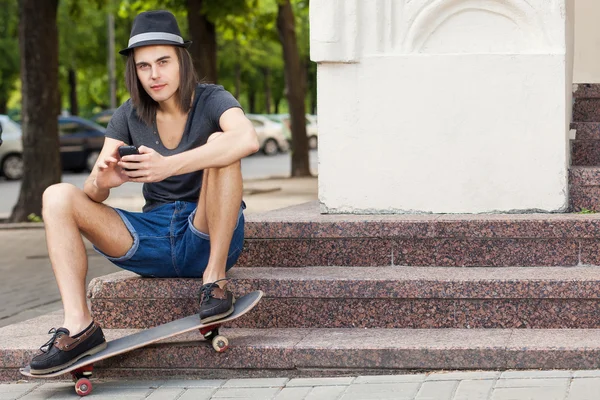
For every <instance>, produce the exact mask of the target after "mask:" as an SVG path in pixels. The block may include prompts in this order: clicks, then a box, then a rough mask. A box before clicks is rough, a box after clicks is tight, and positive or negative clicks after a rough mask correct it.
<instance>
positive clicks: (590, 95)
mask: <svg viewBox="0 0 600 400" xmlns="http://www.w3.org/2000/svg"><path fill="white" fill-rule="evenodd" d="M573 98H574V99H600V84H599V83H575V84H573Z"/></svg>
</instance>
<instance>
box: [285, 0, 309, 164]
mask: <svg viewBox="0 0 600 400" xmlns="http://www.w3.org/2000/svg"><path fill="white" fill-rule="evenodd" d="M277 30H278V31H279V40H280V41H281V46H282V47H283V59H284V63H285V67H284V69H285V82H286V87H287V90H286V95H287V100H288V104H289V108H290V117H291V130H292V149H293V151H292V176H311V173H310V165H309V163H308V138H307V137H306V117H305V114H306V107H305V105H304V98H305V94H306V85H305V81H304V71H303V70H302V65H301V63H300V54H299V52H298V43H297V40H296V28H295V22H294V12H293V10H292V5H291V4H290V0H284V1H283V2H280V3H279V6H278V13H277Z"/></svg>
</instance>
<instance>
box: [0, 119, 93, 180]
mask: <svg viewBox="0 0 600 400" xmlns="http://www.w3.org/2000/svg"><path fill="white" fill-rule="evenodd" d="M0 124H2V130H3V134H2V139H3V141H4V143H3V145H2V146H1V147H0V175H3V176H4V177H6V179H10V180H14V179H21V177H22V176H23V156H22V154H23V139H22V133H21V126H20V125H18V124H17V123H15V122H13V121H12V120H11V119H10V118H8V117H7V116H6V115H0ZM104 131H105V130H104V128H103V127H101V126H99V125H97V124H95V123H93V122H92V121H88V120H86V119H83V118H79V117H58V132H59V145H60V156H61V163H62V168H63V170H67V171H68V170H70V171H75V172H81V171H84V170H86V169H87V170H88V171H91V170H92V168H93V167H94V164H95V163H96V159H97V158H98V155H99V154H100V150H102V146H103V144H104Z"/></svg>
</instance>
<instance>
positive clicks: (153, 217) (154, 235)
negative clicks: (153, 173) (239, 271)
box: [94, 201, 246, 278]
mask: <svg viewBox="0 0 600 400" xmlns="http://www.w3.org/2000/svg"><path fill="white" fill-rule="evenodd" d="M196 206H197V204H196V203H190V202H186V201H176V202H174V203H168V204H164V205H162V206H159V207H157V208H155V209H153V210H151V211H149V212H145V213H142V212H130V211H125V210H121V209H117V208H115V211H117V213H118V214H119V215H120V216H121V219H122V220H123V222H124V223H125V225H126V226H127V229H129V232H130V233H131V236H132V237H133V245H132V246H131V249H129V251H128V252H127V254H125V255H124V256H123V257H110V256H108V255H106V254H104V253H103V252H101V251H100V250H99V249H98V248H96V247H95V246H94V249H95V250H96V251H97V252H98V253H100V254H102V255H103V256H104V257H106V258H107V259H108V260H110V261H111V262H112V263H113V264H115V265H116V266H118V267H120V268H123V269H126V270H128V271H132V272H135V273H136V274H138V275H141V276H144V277H153V278H201V277H202V274H203V273H204V270H205V269H206V266H207V264H208V257H209V254H210V240H209V236H208V234H206V233H203V232H200V231H199V230H198V229H196V227H194V225H193V221H194V215H195V214H196ZM245 208H246V204H245V203H244V202H242V205H241V206H240V210H239V213H238V220H237V225H236V227H235V230H234V232H233V237H232V239H231V245H230V246H229V252H228V254H227V266H226V269H227V270H229V269H230V268H231V267H233V265H234V264H235V263H236V261H237V259H238V258H239V256H240V254H241V253H242V248H243V246H244V213H243V211H244V209H245Z"/></svg>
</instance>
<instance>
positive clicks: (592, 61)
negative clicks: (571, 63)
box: [573, 0, 600, 83]
mask: <svg viewBox="0 0 600 400" xmlns="http://www.w3.org/2000/svg"><path fill="white" fill-rule="evenodd" d="M575 20H576V24H575V72H574V77H573V82H575V83H600V1H599V0H576V1H575Z"/></svg>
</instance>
